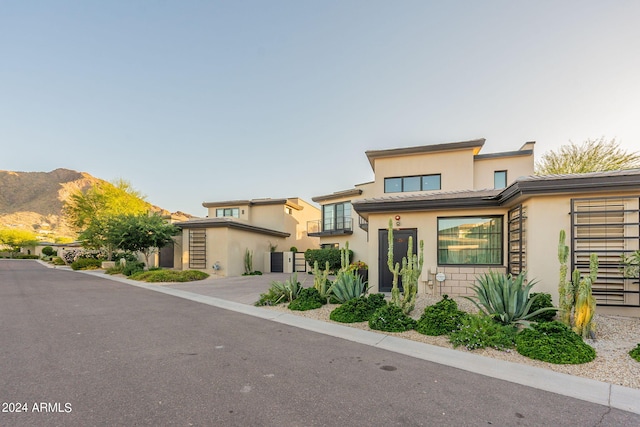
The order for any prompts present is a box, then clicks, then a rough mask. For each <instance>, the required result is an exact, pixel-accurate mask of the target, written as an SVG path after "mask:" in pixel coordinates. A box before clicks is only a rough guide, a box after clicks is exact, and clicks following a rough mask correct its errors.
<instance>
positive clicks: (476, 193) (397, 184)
mask: <svg viewBox="0 0 640 427" xmlns="http://www.w3.org/2000/svg"><path fill="white" fill-rule="evenodd" d="M484 143H485V140H484V139H478V140H473V141H463V142H453V143H445V144H435V145H424V146H419V147H409V148H397V149H390V150H375V151H367V152H366V155H367V158H368V159H369V162H370V164H371V167H372V169H373V172H374V176H375V178H374V181H373V182H371V183H367V184H363V185H361V186H360V187H358V186H356V187H355V188H354V189H351V190H346V191H342V192H337V193H334V194H333V195H328V196H321V197H319V198H314V201H317V202H319V203H321V205H322V206H321V210H322V211H323V220H322V222H321V223H322V224H323V225H325V224H327V225H330V224H331V221H325V220H324V218H325V217H326V216H324V214H325V206H326V205H330V204H336V203H348V204H349V208H350V210H349V212H350V214H351V216H352V218H353V217H356V216H360V217H361V219H358V220H354V222H357V224H358V227H355V226H354V227H353V231H352V232H351V233H350V234H346V233H345V234H344V235H343V236H337V235H335V234H334V235H331V234H329V233H328V232H327V231H329V230H321V231H320V232H321V233H322V232H323V231H324V234H319V237H320V240H321V244H324V243H329V242H330V241H338V240H337V239H338V238H340V239H342V240H341V241H340V243H341V246H342V241H347V240H348V241H349V245H350V247H353V248H356V249H354V250H355V251H356V253H357V255H356V257H357V258H358V257H359V258H360V259H362V260H364V261H365V262H367V263H368V265H369V284H370V285H371V286H372V291H374V292H375V291H388V290H390V287H391V275H390V273H389V272H388V268H387V266H386V260H387V248H388V241H387V233H388V231H387V230H388V226H389V220H391V221H392V224H393V228H394V248H395V251H394V258H395V259H396V260H398V259H401V257H402V255H404V254H406V248H407V244H408V241H409V237H411V238H412V241H413V245H414V249H415V250H414V252H415V251H416V250H417V245H418V243H417V242H418V241H420V240H421V241H423V242H424V259H425V263H424V268H423V271H422V275H421V277H420V283H419V292H426V293H434V294H449V295H470V294H471V293H472V290H471V286H472V285H473V283H474V281H475V277H476V276H477V275H478V274H479V273H482V272H486V271H488V270H489V269H492V270H495V271H504V272H507V273H513V274H518V273H519V272H521V271H526V272H527V277H528V278H529V279H530V280H536V281H537V284H536V285H535V287H534V291H537V292H548V293H550V294H552V296H553V298H554V300H555V301H556V302H557V286H558V271H559V262H558V259H557V247H558V236H559V233H560V230H565V232H566V234H567V241H566V244H567V245H568V246H569V248H570V256H569V264H570V265H569V268H570V270H573V269H574V268H578V269H579V270H581V271H582V272H584V273H586V272H588V268H589V264H588V260H589V255H590V253H592V252H594V253H597V254H598V256H599V260H600V269H599V273H598V280H597V281H596V283H595V284H594V286H593V290H594V296H595V297H596V299H597V301H598V305H599V311H600V312H601V313H607V312H611V313H618V314H626V315H640V299H639V297H640V290H639V289H638V280H637V278H636V279H628V278H624V277H622V272H621V268H620V267H621V256H622V255H625V254H629V253H631V252H633V251H635V250H638V249H640V247H639V244H640V231H639V224H640V222H639V217H638V215H639V212H640V206H639V201H640V170H627V171H615V172H601V173H591V174H571V175H550V176H536V175H534V143H533V142H527V143H525V144H524V145H523V146H522V147H520V149H518V150H516V151H509V152H502V153H489V154H481V153H480V151H481V149H482V147H483V145H484ZM343 211H344V209H343ZM438 273H441V274H438ZM436 277H438V278H439V279H442V280H437V279H436Z"/></svg>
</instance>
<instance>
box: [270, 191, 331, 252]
mask: <svg viewBox="0 0 640 427" xmlns="http://www.w3.org/2000/svg"><path fill="white" fill-rule="evenodd" d="M293 202H294V203H296V204H297V205H299V206H301V207H302V209H300V210H298V209H293V208H292V210H291V215H289V214H287V213H286V211H285V212H284V230H283V231H286V232H287V233H291V236H290V237H288V238H287V239H286V241H285V243H284V246H283V247H282V248H279V249H278V250H282V251H288V250H289V249H290V248H291V247H292V246H295V247H296V248H297V249H298V251H299V252H304V251H306V250H307V249H315V248H317V247H318V246H319V245H320V238H319V237H310V236H308V235H307V222H309V221H317V220H319V219H320V218H321V214H320V209H318V207H317V206H314V205H312V204H311V203H308V202H306V201H304V200H302V199H293ZM283 210H284V209H283Z"/></svg>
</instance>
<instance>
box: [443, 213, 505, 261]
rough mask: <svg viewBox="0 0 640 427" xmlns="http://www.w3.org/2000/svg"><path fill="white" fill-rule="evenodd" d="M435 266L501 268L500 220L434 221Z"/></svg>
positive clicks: (497, 218) (495, 218)
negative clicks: (436, 231)
mask: <svg viewBox="0 0 640 427" xmlns="http://www.w3.org/2000/svg"><path fill="white" fill-rule="evenodd" d="M438 265H502V217H501V216H500V217H450V218H438Z"/></svg>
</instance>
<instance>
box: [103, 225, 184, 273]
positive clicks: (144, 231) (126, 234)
mask: <svg viewBox="0 0 640 427" xmlns="http://www.w3.org/2000/svg"><path fill="white" fill-rule="evenodd" d="M178 233H180V229H179V228H178V227H176V226H175V225H173V224H171V223H169V222H167V221H166V220H165V219H164V218H162V216H160V215H158V214H152V215H147V214H140V215H120V216H118V217H117V218H116V219H115V220H114V222H113V224H112V229H111V236H115V238H116V241H115V247H116V248H118V249H122V250H125V251H132V252H140V253H142V254H143V255H144V258H145V264H146V265H147V266H149V256H150V255H151V254H152V253H154V252H155V251H156V250H158V249H160V248H163V247H165V246H167V245H169V244H170V243H171V242H172V241H173V236H175V235H177V234H178Z"/></svg>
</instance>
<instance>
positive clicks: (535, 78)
mask: <svg viewBox="0 0 640 427" xmlns="http://www.w3.org/2000/svg"><path fill="white" fill-rule="evenodd" d="M639 19H640V1H637V0H633V1H615V0H614V1H555V0H554V1H544V0H540V1H526V2H525V1H511V0H509V1H492V0H486V1H475V0H474V1H438V2H435V1H427V0H418V1H408V0H394V1H391V0H387V1H374V0H362V1H359V0H358V1H356V0H340V1H337V0H336V1H333V0H324V1H313V0H309V1H298V0H290V1H282V0H259V1H242V0H233V1H213V0H212V1H177V0H176V1H117V0H112V1H42V2H38V1H31V0H26V1H25V0H19V1H5V0H0V148H1V150H0V169H2V170H17V171H50V170H53V169H56V168H60V167H63V168H69V169H75V170H80V171H85V172H88V173H90V174H92V175H94V176H97V177H99V178H103V179H107V180H113V179H116V178H124V179H126V180H128V181H130V182H131V184H132V185H133V186H134V188H136V189H137V190H139V191H141V192H142V193H144V194H146V195H147V199H148V200H149V201H150V202H152V203H154V204H156V205H159V206H161V207H163V208H166V209H169V210H172V211H176V210H182V211H186V212H189V213H191V214H194V215H199V216H204V215H205V214H206V210H205V209H204V208H203V207H202V205H201V204H202V202H203V201H217V200H230V199H243V198H259V197H292V196H299V197H302V198H305V199H307V200H310V198H311V197H313V196H317V195H324V194H328V193H332V192H334V191H339V190H344V189H348V188H351V187H352V186H353V185H354V184H357V183H362V182H367V181H370V180H371V179H372V178H373V173H372V171H371V168H370V167H369V164H368V162H367V159H366V156H365V155H364V151H365V150H371V149H384V148H396V147H405V146H413V145H422V144H431V143H443V142H454V141H462V140H468V139H475V138H486V139H487V142H486V143H485V146H484V149H483V153H491V152H499V151H509V150H515V149H518V148H520V146H521V145H522V144H523V143H524V142H526V141H531V140H535V141H537V143H536V154H537V156H538V157H539V156H540V155H541V154H542V153H544V152H546V151H548V150H552V149H556V148H557V147H559V146H560V145H562V144H566V143H568V142H569V141H573V142H582V141H584V140H585V139H587V138H599V137H602V136H604V137H606V138H608V139H610V138H614V137H615V138H617V140H618V141H620V142H621V143H622V146H623V148H625V149H627V150H629V151H638V150H640V25H639V23H638V22H639ZM0 191H1V189H0Z"/></svg>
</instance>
